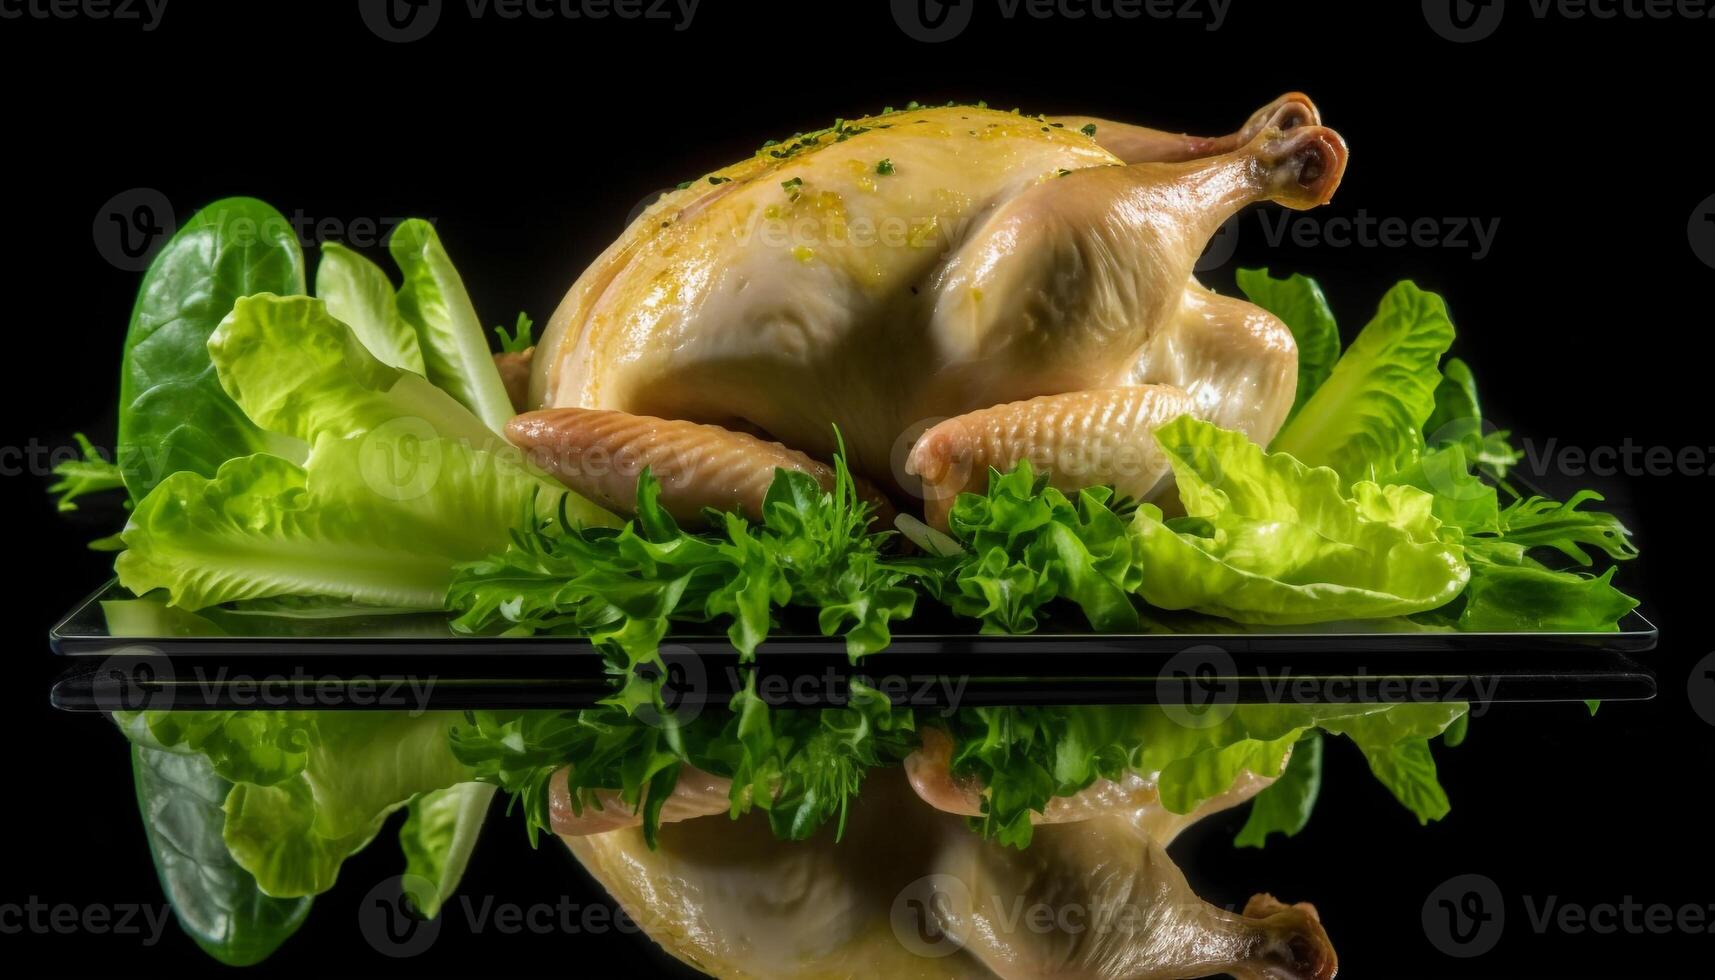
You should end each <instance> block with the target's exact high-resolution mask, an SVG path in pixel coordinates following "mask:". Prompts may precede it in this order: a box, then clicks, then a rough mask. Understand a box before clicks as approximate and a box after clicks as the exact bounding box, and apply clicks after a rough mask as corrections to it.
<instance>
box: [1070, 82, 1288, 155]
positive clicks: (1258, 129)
mask: <svg viewBox="0 0 1715 980" xmlns="http://www.w3.org/2000/svg"><path fill="white" fill-rule="evenodd" d="M1049 121H1050V122H1055V123H1059V124H1061V125H1062V126H1065V127H1067V128H1069V129H1083V128H1084V127H1086V126H1094V127H1096V135H1095V140H1096V142H1097V143H1099V144H1101V146H1102V148H1103V149H1105V150H1107V151H1108V152H1109V153H1112V154H1113V155H1114V156H1116V157H1119V158H1120V159H1121V160H1124V161H1125V162H1126V163H1152V162H1153V163H1177V162H1180V161H1184V160H1197V159H1201V158H1203V157H1210V156H1216V155H1218V154H1222V153H1231V152H1232V151H1234V150H1236V149H1238V148H1239V147H1242V146H1244V145H1245V144H1246V143H1249V142H1250V141H1251V140H1253V139H1256V137H1257V136H1258V135H1259V134H1261V133H1262V132H1263V131H1264V130H1267V129H1271V128H1272V129H1277V130H1280V131H1282V132H1285V131H1286V130H1289V129H1296V128H1298V127H1300V126H1315V125H1319V124H1320V123H1321V121H1322V117H1321V114H1320V113H1319V112H1317V110H1316V105H1315V103H1313V102H1311V101H1310V96H1308V95H1305V94H1304V93H1303V92H1288V93H1286V94H1285V95H1283V96H1281V97H1280V98H1278V99H1275V100H1274V101H1273V102H1270V103H1269V104H1268V105H1265V106H1263V107H1262V108H1261V109H1258V110H1257V111H1256V112H1254V113H1251V117H1250V119H1248V120H1246V121H1245V124H1244V125H1243V126H1241V127H1239V128H1238V129H1237V130H1236V131H1234V132H1231V133H1228V134H1227V135H1225V136H1188V135H1185V134H1183V133H1168V132H1163V131H1162V130H1159V129H1150V128H1149V127H1147V126H1135V125H1132V124H1131V123H1120V122H1113V121H1110V120H1107V119H1097V118H1095V117H1094V116H1052V117H1050V119H1049Z"/></svg>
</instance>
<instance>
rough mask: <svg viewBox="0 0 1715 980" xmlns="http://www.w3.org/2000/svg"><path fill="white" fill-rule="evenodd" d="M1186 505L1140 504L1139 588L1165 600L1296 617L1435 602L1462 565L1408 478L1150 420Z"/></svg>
mask: <svg viewBox="0 0 1715 980" xmlns="http://www.w3.org/2000/svg"><path fill="white" fill-rule="evenodd" d="M1156 439H1157V441H1158V442H1160V444H1161V446H1162V448H1163V449H1164V450H1165V451H1166V453H1167V455H1168V458H1169V460H1170V461H1171V463H1172V466H1173V472H1174V475H1175V477H1176V479H1177V482H1178V487H1179V496H1180V500H1181V501H1182V502H1183V504H1184V507H1185V511H1186V517H1184V518H1176V519H1174V520H1172V521H1167V520H1165V519H1164V518H1163V516H1162V512H1161V510H1160V509H1159V508H1156V507H1154V506H1152V505H1148V504H1146V505H1144V506H1142V507H1140V508H1139V509H1138V512H1137V515H1136V516H1135V517H1134V519H1133V523H1132V528H1133V530H1134V532H1135V533H1136V535H1137V538H1138V541H1139V544H1140V547H1141V550H1142V558H1141V559H1140V562H1139V567H1140V568H1141V575H1140V581H1139V584H1138V586H1137V591H1138V593H1139V594H1140V595H1142V596H1143V598H1144V599H1145V600H1146V601H1148V602H1149V603H1150V604H1151V605H1153V606H1156V607H1158V608H1162V609H1194V610H1196V611H1198V612H1202V613H1207V614H1210V615H1216V616H1225V617H1227V618H1229V619H1234V620H1237V621H1239V622H1246V623H1269V624H1293V623H1315V622H1327V621H1332V620H1342V619H1368V618H1376V617H1385V616H1399V615H1405V614H1408V613H1413V612H1420V611H1423V610H1427V609H1434V608H1435V607H1437V606H1441V605H1443V604H1445V603H1447V602H1448V601H1450V600H1451V599H1453V597H1455V596H1456V595H1458V594H1459V592H1460V591H1461V590H1462V589H1463V588H1464V586H1465V582H1466V580H1467V579H1468V577H1469V572H1468V570H1467V568H1466V565H1465V562H1464V561H1463V560H1462V558H1461V556H1460V550H1459V547H1458V546H1457V545H1456V544H1449V543H1448V542H1447V541H1446V540H1444V537H1445V536H1444V535H1443V534H1442V533H1441V532H1442V529H1441V523H1440V522H1439V521H1438V520H1436V519H1435V516H1434V514H1433V513H1432V505H1433V498H1432V497H1431V496H1430V495H1429V494H1427V493H1424V492H1422V491H1419V490H1417V489H1415V488H1413V487H1409V486H1385V487H1384V486H1380V485H1377V484H1375V483H1370V482H1368V481H1363V482H1359V483H1355V484H1353V485H1352V487H1351V495H1350V496H1347V495H1346V494H1344V493H1342V492H1341V481H1340V478H1339V477H1338V476H1337V475H1336V474H1335V473H1334V472H1333V471H1332V470H1329V469H1327V468H1324V467H1318V468H1315V469H1312V468H1310V467H1307V466H1305V465H1304V464H1302V463H1300V462H1299V461H1298V460H1296V459H1293V458H1292V457H1291V456H1288V455H1286V454H1284V453H1279V452H1275V453H1265V452H1263V450H1262V449H1260V448H1259V447H1257V446H1256V444H1254V443H1252V442H1250V441H1249V440H1248V439H1246V438H1245V437H1244V436H1243V435H1242V434H1240V433H1237V432H1230V431H1227V430H1224V429H1221V428H1218V427H1216V426H1214V425H1211V424H1210V423H1207V422H1202V421H1199V420H1197V419H1194V418H1191V417H1189V416H1185V417H1182V418H1179V419H1177V420H1175V421H1173V422H1171V423H1169V424H1167V425H1165V426H1163V427H1162V428H1160V429H1158V430H1157V431H1156Z"/></svg>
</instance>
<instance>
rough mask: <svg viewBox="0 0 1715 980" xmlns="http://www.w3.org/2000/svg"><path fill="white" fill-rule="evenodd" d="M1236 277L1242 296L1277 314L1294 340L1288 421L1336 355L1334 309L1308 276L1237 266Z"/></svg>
mask: <svg viewBox="0 0 1715 980" xmlns="http://www.w3.org/2000/svg"><path fill="white" fill-rule="evenodd" d="M1237 278H1238V284H1239V289H1240V290H1242V291H1243V292H1244V294H1245V297H1246V298H1247V299H1249V300H1250V301H1251V302H1252V303H1255V304H1256V305H1258V306H1260V307H1262V308H1263V309H1265V310H1267V311H1269V312H1270V313H1273V314H1274V315H1275V316H1276V317H1279V318H1280V322H1282V323H1284V324H1286V327H1287V329H1288V330H1291V331H1292V338H1293V339H1294V340H1296V341H1297V342H1298V391H1297V394H1295V395H1294V396H1293V398H1292V409H1291V411H1289V412H1287V413H1286V421H1287V422H1291V421H1292V420H1293V418H1295V417H1296V416H1297V415H1298V412H1299V409H1301V408H1303V407H1304V403H1305V402H1307V401H1309V400H1310V396H1311V395H1314V394H1315V393H1316V392H1317V391H1318V390H1319V389H1321V387H1322V385H1323V384H1324V383H1325V382H1326V381H1327V380H1328V375H1329V374H1331V373H1332V372H1333V370H1334V364H1335V362H1336V361H1338V360H1339V359H1340V328H1339V325H1338V324H1336V323H1335V322H1334V311H1333V310H1331V309H1329V308H1328V298H1327V297H1326V296H1323V295H1322V287H1321V286H1320V285H1318V284H1317V282H1316V280H1314V279H1311V278H1310V277H1308V276H1302V275H1298V274H1296V273H1294V274H1293V275H1290V276H1288V277H1286V278H1285V279H1272V278H1270V277H1269V274H1268V270H1267V269H1240V270H1239V271H1238V275H1237Z"/></svg>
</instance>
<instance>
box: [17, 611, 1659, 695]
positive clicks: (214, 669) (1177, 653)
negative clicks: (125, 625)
mask: <svg viewBox="0 0 1715 980" xmlns="http://www.w3.org/2000/svg"><path fill="white" fill-rule="evenodd" d="M131 598H132V597H131V595H130V593H128V592H125V591H124V590H123V589H121V588H119V587H118V586H117V585H115V584H112V583H109V584H108V585H107V586H105V587H104V588H102V589H101V590H100V591H98V592H96V593H95V594H94V595H92V596H90V597H89V598H88V599H86V600H85V601H84V602H83V603H81V604H80V605H79V606H78V607H77V608H76V609H73V610H72V611H71V613H70V614H68V615H67V616H66V617H65V619H64V620H62V621H61V622H60V624H59V625H58V626H55V627H54V628H53V630H52V632H51V633H50V634H49V638H50V641H51V643H52V645H53V649H54V651H55V652H56V653H59V654H62V655H64V656H66V657H68V658H73V660H72V666H71V669H69V670H68V671H67V672H66V674H65V675H64V676H62V677H61V678H60V680H59V681H58V682H57V683H56V684H55V685H54V689H53V702H54V704H55V705H56V706H58V707H60V708H64V709H66V710H71V711H91V710H113V709H119V708H137V707H150V708H165V709H173V710H200V709H209V708H222V709H225V708H294V709H302V710H309V709H317V710H330V709H341V710H343V709H395V710H398V709H415V710H421V709H424V708H429V707H433V708H439V709H449V708H452V709H457V708H484V707H488V708H509V707H561V708H569V707H585V706H589V705H591V704H594V703H595V702H596V701H598V700H599V699H601V698H603V697H605V696H607V695H608V694H609V693H610V692H611V691H612V685H611V680H612V679H611V677H609V675H607V674H606V673H605V665H604V663H603V660H602V658H601V656H600V655H599V654H598V653H597V652H596V651H595V650H594V649H592V648H591V646H590V644H589V643H588V642H586V641H583V640H579V639H573V638H566V637H551V636H533V637H471V636H461V635H457V634H454V633H453V632H452V631H451V630H450V629H449V628H448V627H447V625H446V622H445V619H444V617H441V616H422V615H417V616H366V617H352V618H347V619H336V620H321V619H314V620H312V619H292V618H289V617H276V616H258V615H242V616H240V615H233V614H221V613H211V614H209V615H208V616H207V617H197V616H191V615H189V614H178V615H176V616H172V617H163V618H157V620H156V621H155V622H154V623H153V624H152V628H151V629H150V630H148V631H146V632H150V633H153V634H154V635H140V633H139V631H138V630H137V629H136V628H135V627H134V626H133V627H132V628H131V629H129V630H128V631H127V632H128V633H129V635H126V636H114V635H112V633H111V632H110V631H109V625H108V615H107V612H106V611H104V609H103V605H102V604H103V603H104V602H112V601H122V600H128V599H131ZM134 608H135V603H129V604H127V605H126V606H109V607H108V609H110V610H113V611H114V613H115V616H118V615H119V611H120V610H121V609H134ZM1621 625H1622V629H1621V631H1619V632H1616V633H1455V632H1448V631H1437V630H1428V629H1425V628H1422V627H1417V626H1415V625H1413V624H1411V623H1408V622H1404V621H1380V622H1367V623H1335V624H1326V623H1325V624H1320V625H1318V626H1315V627H1291V628H1282V627H1254V628H1249V627H1243V626H1239V625H1237V624H1232V623H1226V622H1225V621H1219V620H1208V619H1204V618H1201V617H1171V618H1164V619H1162V620H1160V621H1157V622H1152V623H1151V624H1150V626H1151V630H1152V631H1151V632H1146V633H1139V634H1127V635H1116V634H1087V633H1086V634H1079V633H1048V632H1044V633H1037V634H1034V635H1030V636H982V635H977V634H950V633H949V634H912V633H896V634H895V636H894V642H893V645H892V647H890V648H889V649H888V650H887V651H885V652H883V653H879V654H874V655H872V656H869V657H866V658H864V660H863V661H862V662H861V663H860V664H859V665H858V666H856V667H853V666H852V665H851V664H850V663H849V662H848V661H847V658H846V653H845V643H844V641H843V640H841V639H839V638H832V639H829V638H824V637H821V636H796V635H789V636H777V637H775V638H773V639H771V640H769V641H768V642H767V643H765V644H763V646H762V647H761V649H760V650H758V651H757V659H756V665H755V666H756V670H757V674H758V688H757V689H758V693H759V694H760V695H762V696H763V697H764V699H766V700H769V701H771V702H773V703H776V704H780V705H787V706H794V707H810V706H817V705H825V704H830V703H839V702H840V701H842V700H843V698H844V692H845V690H846V685H847V683H848V682H849V681H850V680H851V679H853V678H861V679H866V680H867V681H868V682H869V683H871V685H872V686H875V687H878V688H880V689H881V690H883V691H884V692H886V693H888V694H889V695H890V696H891V697H893V699H894V700H895V701H896V702H899V703H901V704H911V705H915V706H923V707H931V706H932V707H946V706H949V705H954V706H961V707H975V706H981V705H994V704H1145V703H1159V704H1189V705H1203V704H1207V703H1210V702H1214V703H1221V702H1226V703H1246V704H1249V703H1269V702H1285V703H1299V704H1303V703H1343V702H1352V701H1365V702H1372V701H1373V702H1388V701H1402V700H1410V701H1438V700H1460V701H1568V700H1583V699H1591V700H1614V701H1621V700H1642V699H1647V698H1651V697H1654V696H1655V677H1654V675H1653V674H1651V673H1650V672H1649V671H1648V670H1646V669H1645V668H1643V667H1642V666H1640V665H1639V664H1638V663H1636V662H1635V661H1633V660H1632V659H1631V658H1630V657H1629V656H1627V654H1630V653H1639V652H1643V651H1647V650H1651V649H1654V647H1655V645H1656V640H1657V632H1656V628H1655V626H1654V624H1652V623H1650V622H1649V620H1647V619H1645V618H1644V617H1643V616H1641V615H1638V614H1637V613H1635V612H1634V613H1632V614H1631V615H1630V616H1628V617H1627V618H1626V620H1625V621H1624V622H1623V623H1622V624H1621ZM1212 626H1214V627H1220V628H1219V629H1211V628H1210V627H1212ZM662 655H663V659H664V660H665V661H666V663H667V665H668V667H669V672H670V673H669V677H670V679H669V684H668V691H669V694H670V696H671V698H672V699H673V700H674V702H675V703H677V704H689V705H700V704H703V703H709V704H725V703H726V702H727V701H728V700H729V699H730V698H731V696H732V694H733V692H734V689H735V685H740V684H742V680H741V679H740V665H739V662H738V654H737V652H736V651H734V650H733V648H732V647H731V646H730V645H728V643H727V642H726V639H725V638H724V637H723V636H718V635H717V636H678V637H669V638H668V639H667V641H666V642H665V643H664V644H663V646H662Z"/></svg>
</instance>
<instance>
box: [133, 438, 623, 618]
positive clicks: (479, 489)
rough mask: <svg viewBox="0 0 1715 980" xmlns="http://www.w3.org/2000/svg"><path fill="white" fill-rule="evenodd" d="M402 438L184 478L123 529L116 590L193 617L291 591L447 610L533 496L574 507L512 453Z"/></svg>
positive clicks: (524, 517) (529, 518) (529, 516)
mask: <svg viewBox="0 0 1715 980" xmlns="http://www.w3.org/2000/svg"><path fill="white" fill-rule="evenodd" d="M395 436H396V434H391V433H390V434H388V435H387V436H386V437H383V436H380V435H377V434H372V435H371V436H370V437H368V438H364V439H349V440H340V439H333V438H330V437H325V436H324V437H323V438H322V439H321V440H319V441H318V442H317V443H316V448H315V451H314V452H313V453H312V454H311V457H310V460H309V463H308V465H307V467H305V468H299V467H297V466H294V465H292V464H290V463H287V462H286V461H284V460H281V459H278V458H276V457H273V456H267V455H257V456H249V457H244V458H241V459H235V460H232V461H230V462H228V463H226V464H225V465H224V466H222V467H221V469H220V472H219V473H218V474H216V476H215V478H214V479H212V480H209V479H204V478H203V477H200V476H197V475H196V474H193V473H180V474H175V475H174V476H173V477H172V478H171V479H169V480H167V481H166V482H165V483H162V484H161V485H160V486H159V487H157V488H156V489H155V490H154V492H152V493H151V494H150V495H149V496H148V497H147V498H145V499H144V501H143V502H142V503H141V504H139V505H138V506H137V508H136V510H135V511H134V512H133V513H132V515H131V519H130V521H129V522H128V523H127V524H126V527H125V531H124V532H123V534H122V537H123V539H124V541H125V545H126V549H127V550H126V551H125V553H124V554H122V555H120V556H119V559H118V561H116V562H115V563H114V567H115V570H116V571H117V572H118V574H119V581H120V584H122V585H124V586H125V587H126V588H128V589H130V590H131V591H133V592H135V593H137V594H139V595H141V594H143V593H145V592H148V591H149V590H151V589H165V590H167V592H168V594H169V598H170V601H171V602H172V604H173V605H176V606H181V607H184V608H187V609H200V608H202V607H204V606H209V605H214V604H216V603H222V602H232V601H234V600H239V599H257V598H266V597H270V596H286V595H292V596H323V597H327V598H332V599H341V600H344V601H347V602H360V603H367V604H371V605H376V606H386V607H393V608H399V609H441V608H443V605H444V603H445V601H446V594H447V587H448V586H449V585H451V584H452V581H453V569H454V567H455V566H456V565H458V564H460V563H462V562H469V561H474V560H476V559H479V558H482V557H483V556H485V555H489V554H494V553H496V552H499V551H501V550H503V549H505V548H506V546H507V543H508V542H509V541H510V540H511V536H512V532H513V531H515V530H516V531H522V530H526V529H528V528H529V527H530V526H531V525H532V523H533V521H534V520H535V519H536V516H537V515H536V513H535V511H536V505H534V504H533V503H532V502H533V501H536V502H539V504H540V506H541V507H544V508H545V507H547V506H550V505H551V504H552V503H553V502H554V501H556V500H562V499H563V500H567V501H568V504H567V506H572V503H571V502H570V495H569V494H565V492H564V491H563V490H562V489H561V488H560V487H559V486H557V485H555V484H551V483H548V482H547V481H546V480H545V479H543V478H541V477H538V476H536V475H534V474H533V473H530V472H528V471H526V470H524V469H522V468H519V467H517V466H515V465H513V463H512V461H511V460H510V459H509V457H505V456H496V455H491V454H489V453H485V452H482V451H480V450H473V449H468V448H466V447H465V446H463V445H460V444H458V443H455V442H450V441H448V440H444V439H432V438H431V439H427V440H416V439H414V438H412V436H411V434H410V433H408V432H407V433H405V434H404V435H402V436H397V437H395ZM576 506H577V509H576V510H575V513H577V514H579V515H580V517H581V519H583V520H586V521H589V522H599V521H611V520H612V519H613V518H612V517H611V515H608V514H607V512H606V511H603V510H600V509H599V508H596V507H595V506H594V505H593V504H587V503H584V502H582V501H581V500H579V501H577V503H576Z"/></svg>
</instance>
